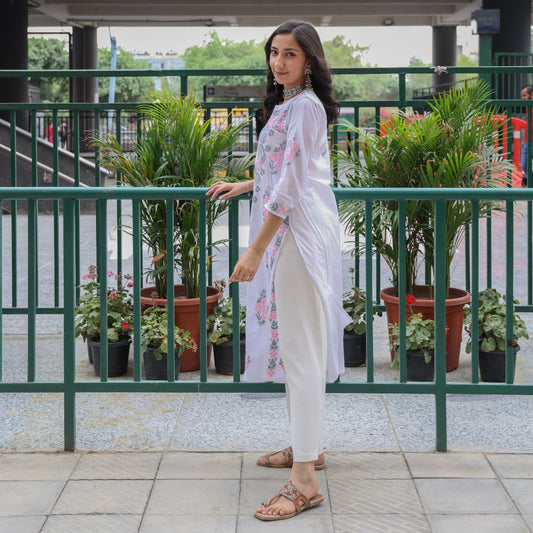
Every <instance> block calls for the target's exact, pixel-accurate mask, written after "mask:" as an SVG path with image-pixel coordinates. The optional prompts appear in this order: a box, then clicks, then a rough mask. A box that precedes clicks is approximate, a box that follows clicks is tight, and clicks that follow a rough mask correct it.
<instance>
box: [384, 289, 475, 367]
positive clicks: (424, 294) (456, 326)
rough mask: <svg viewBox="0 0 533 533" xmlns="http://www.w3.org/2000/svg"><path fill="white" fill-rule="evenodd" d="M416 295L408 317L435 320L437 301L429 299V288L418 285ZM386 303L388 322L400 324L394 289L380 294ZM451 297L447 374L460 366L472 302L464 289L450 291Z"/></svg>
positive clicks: (448, 320)
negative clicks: (417, 315) (418, 315)
mask: <svg viewBox="0 0 533 533" xmlns="http://www.w3.org/2000/svg"><path fill="white" fill-rule="evenodd" d="M416 289H417V292H416V294H415V295H414V296H415V297H416V302H415V303H414V304H411V305H406V316H408V317H409V316H411V309H412V312H413V313H422V318H424V319H432V320H433V319H434V318H435V316H434V305H435V301H434V300H430V299H429V298H428V295H429V287H428V286H427V285H418V286H417V287H416ZM379 295H380V297H381V299H382V300H383V302H384V303H385V310H386V311H387V322H388V323H389V324H397V323H398V322H399V301H398V296H397V295H396V291H395V289H394V287H387V288H386V289H383V290H382V291H381V292H380V293H379ZM449 295H450V297H449V298H447V299H446V325H447V326H448V328H449V330H448V335H447V337H446V372H451V371H452V370H455V369H456V368H457V367H458V366H459V355H460V353H461V340H462V338H463V318H464V306H465V304H467V303H468V302H469V301H470V293H468V292H467V291H464V290H462V289H454V288H450V289H449ZM393 359H394V352H391V360H393Z"/></svg>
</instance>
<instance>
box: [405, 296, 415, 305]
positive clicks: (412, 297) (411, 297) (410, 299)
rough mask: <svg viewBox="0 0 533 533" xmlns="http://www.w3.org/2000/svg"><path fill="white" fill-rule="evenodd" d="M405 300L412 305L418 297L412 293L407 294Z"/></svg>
mask: <svg viewBox="0 0 533 533" xmlns="http://www.w3.org/2000/svg"><path fill="white" fill-rule="evenodd" d="M405 302H406V303H407V305H412V304H414V303H415V302H416V298H415V297H414V296H413V295H412V294H407V295H406V296H405Z"/></svg>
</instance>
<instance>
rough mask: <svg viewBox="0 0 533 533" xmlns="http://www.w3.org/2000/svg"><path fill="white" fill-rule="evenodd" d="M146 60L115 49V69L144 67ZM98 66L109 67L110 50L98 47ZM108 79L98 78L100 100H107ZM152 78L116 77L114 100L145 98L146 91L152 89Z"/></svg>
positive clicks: (141, 99)
mask: <svg viewBox="0 0 533 533" xmlns="http://www.w3.org/2000/svg"><path fill="white" fill-rule="evenodd" d="M147 65H148V64H147V62H146V61H145V60H143V59H135V58H134V57H133V54H131V53H130V52H126V50H124V49H123V48H120V47H119V48H118V50H117V69H118V70H120V69H137V70H141V69H146V68H147ZM98 68H101V69H109V68H111V50H109V49H108V48H99V49H98ZM109 79H110V78H107V77H106V78H99V79H98V97H99V99H100V101H101V102H108V101H109ZM154 86H155V84H154V80H153V78H145V77H127V78H126V77H117V78H116V85H115V102H141V101H145V100H146V99H147V96H148V93H149V92H150V91H153V90H154Z"/></svg>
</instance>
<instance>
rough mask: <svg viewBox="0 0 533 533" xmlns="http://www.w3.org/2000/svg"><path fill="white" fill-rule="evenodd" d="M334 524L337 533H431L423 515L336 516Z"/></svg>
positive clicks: (334, 516)
mask: <svg viewBox="0 0 533 533" xmlns="http://www.w3.org/2000/svg"><path fill="white" fill-rule="evenodd" d="M333 523H334V525H335V533H430V529H429V525H428V521H427V520H426V518H425V516H423V515H408V514H366V515H360V516H358V515H353V514H336V515H333ZM456 533H457V532H456Z"/></svg>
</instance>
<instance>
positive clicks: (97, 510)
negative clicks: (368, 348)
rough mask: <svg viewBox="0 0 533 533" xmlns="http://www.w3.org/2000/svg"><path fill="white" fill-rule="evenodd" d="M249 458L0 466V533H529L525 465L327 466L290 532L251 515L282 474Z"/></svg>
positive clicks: (433, 456)
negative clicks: (317, 501) (313, 499)
mask: <svg viewBox="0 0 533 533" xmlns="http://www.w3.org/2000/svg"><path fill="white" fill-rule="evenodd" d="M256 457H257V453H250V452H247V453H214V452H211V453H195V452H164V453H159V452H158V453H155V452H146V453H138V452H119V453H102V452H101V453H5V454H2V455H0V494H1V495H2V496H1V498H0V531H2V533H64V532H72V533H84V532H90V533H95V532H121V533H137V532H139V533H171V532H184V533H185V532H187V533H204V532H205V533H215V532H217V533H254V532H261V531H268V532H276V533H281V532H297V533H299V532H319V533H328V532H335V533H359V532H360V533H373V532H375V533H385V532H394V533H399V532H405V533H419V532H420V533H422V532H435V533H448V532H451V533H463V532H464V533H477V532H480V533H481V532H482V533H496V532H499V533H522V532H524V533H525V532H531V531H533V455H531V454H483V453H447V454H438V453H364V452H361V453H356V452H351V453H343V452H331V453H327V454H326V462H327V467H326V470H325V471H322V472H319V473H318V475H319V481H320V491H321V493H322V494H323V495H324V502H323V503H322V504H321V505H320V506H318V507H316V508H314V509H311V510H308V511H306V512H304V513H303V514H301V515H300V516H297V517H295V518H293V519H291V520H287V521H281V522H276V523H263V522H260V521H259V520H257V519H256V518H254V517H253V510H254V509H255V508H256V506H257V505H258V504H259V503H260V502H261V501H263V500H266V499H268V498H270V496H271V495H272V494H274V493H275V492H276V491H277V490H278V489H279V488H280V487H281V486H282V484H283V483H284V482H285V480H286V477H287V473H288V470H282V469H266V468H261V467H258V466H257V465H256V464H255V461H256Z"/></svg>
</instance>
